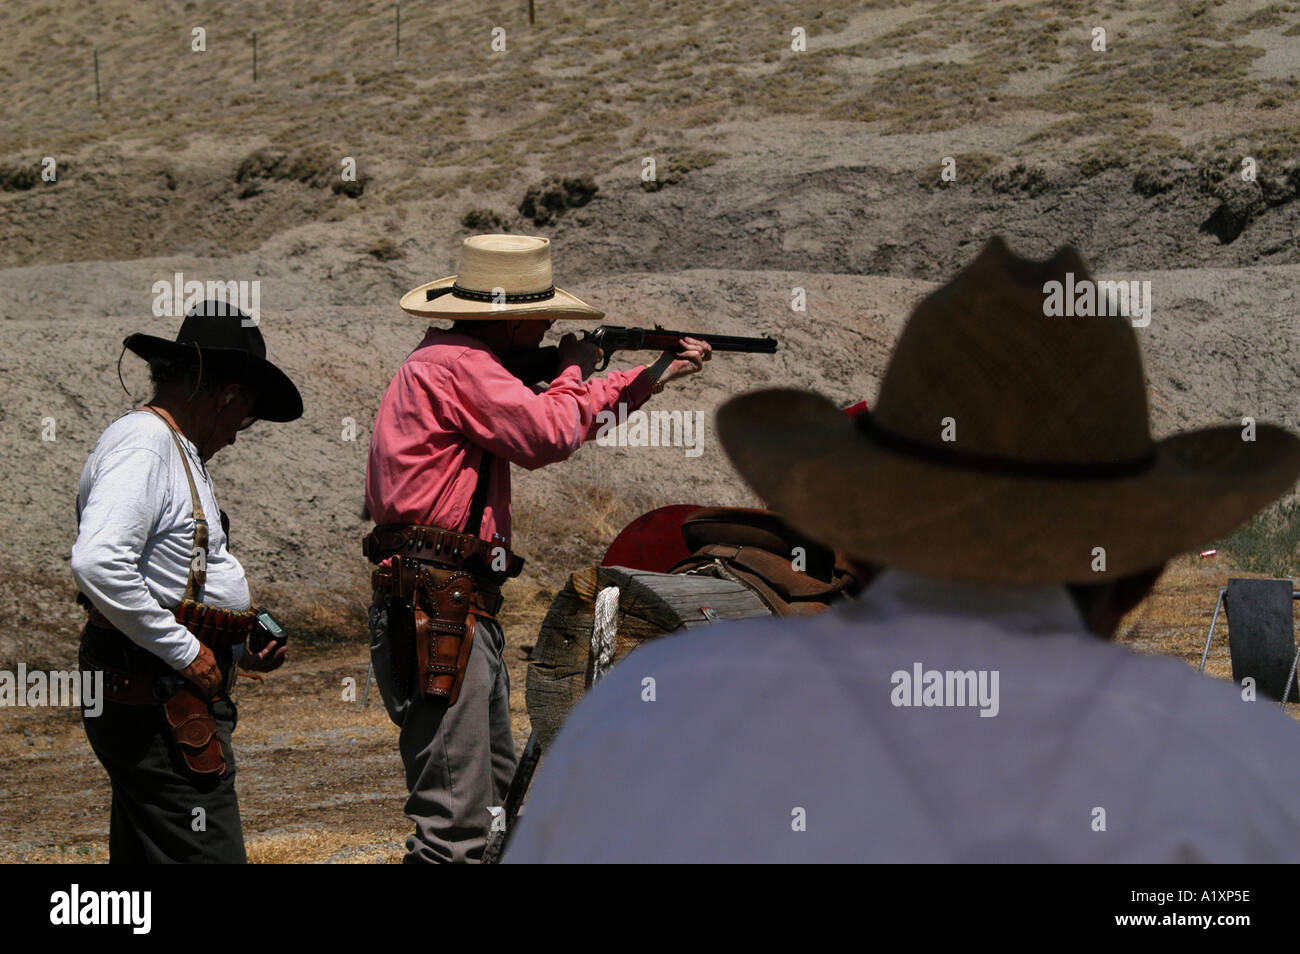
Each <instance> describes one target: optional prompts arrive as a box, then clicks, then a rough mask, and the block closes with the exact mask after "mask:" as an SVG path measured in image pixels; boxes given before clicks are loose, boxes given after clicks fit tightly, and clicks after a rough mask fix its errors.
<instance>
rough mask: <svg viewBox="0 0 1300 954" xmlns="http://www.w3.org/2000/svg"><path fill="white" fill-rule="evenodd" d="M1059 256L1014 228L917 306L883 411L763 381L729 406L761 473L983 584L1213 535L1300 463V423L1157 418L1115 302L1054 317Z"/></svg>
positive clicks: (1155, 556) (826, 537) (1268, 497)
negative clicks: (1035, 246) (1022, 253)
mask: <svg viewBox="0 0 1300 954" xmlns="http://www.w3.org/2000/svg"><path fill="white" fill-rule="evenodd" d="M1066 273H1073V275H1074V279H1075V282H1076V285H1078V284H1079V282H1080V281H1081V280H1088V279H1089V275H1088V272H1087V268H1086V266H1085V265H1084V263H1083V261H1082V259H1081V258H1080V257H1079V255H1078V253H1077V252H1076V251H1075V250H1074V249H1071V248H1067V249H1063V250H1061V251H1060V252H1058V253H1057V255H1056V256H1055V257H1054V258H1052V259H1051V260H1050V261H1047V262H1035V261H1030V260H1026V259H1022V258H1019V257H1018V256H1015V255H1013V254H1012V253H1011V252H1010V250H1009V249H1008V248H1007V246H1006V244H1005V243H1004V242H1003V241H1002V240H1001V239H998V238H995V239H993V240H992V241H990V242H989V244H988V245H987V246H986V247H985V248H984V251H983V252H982V253H981V254H980V255H979V257H978V258H977V259H976V260H975V262H974V263H973V264H972V265H970V266H969V267H968V268H966V269H965V270H964V271H963V272H961V274H959V275H958V276H957V277H956V278H955V279H953V280H952V281H951V282H949V283H948V284H947V285H945V286H943V287H942V288H940V289H938V290H937V291H935V292H934V293H933V294H931V295H929V296H928V297H927V298H925V299H924V300H923V301H922V302H921V303H920V304H919V305H918V306H917V308H916V310H915V311H914V312H913V313H912V316H911V318H910V319H909V321H908V323H907V326H906V327H905V328H904V330H903V333H902V337H901V338H900V339H899V341H898V343H897V345H896V346H895V348H894V353H893V355H892V357H891V359H890V362H889V366H888V368H886V370H885V375H884V380H883V381H882V383H881V388H880V395H879V397H878V399H877V400H876V401H875V403H874V404H873V405H872V411H871V412H870V413H867V414H862V415H860V416H859V417H858V418H857V419H856V420H849V419H848V418H846V417H845V416H844V413H843V412H842V411H841V410H840V409H839V407H838V406H836V405H835V404H833V403H832V402H830V401H828V400H827V399H826V398H824V397H821V396H820V395H817V394H814V393H811V392H805V391H796V390H787V389H773V390H763V391H756V392H752V393H750V394H746V395H742V396H740V397H737V398H734V399H732V400H731V401H729V402H728V403H726V404H724V405H723V406H722V407H721V408H720V409H719V410H718V425H717V426H718V437H719V439H720V441H721V443H722V446H723V448H724V449H725V450H726V452H727V455H728V456H729V457H730V458H731V461H732V463H733V464H734V465H735V467H736V469H737V470H738V471H740V474H741V476H742V477H744V478H745V480H746V482H748V483H749V485H750V486H751V487H752V488H753V489H754V490H755V491H756V492H757V493H758V495H759V496H760V497H761V498H762V499H763V500H764V501H766V502H767V504H768V506H770V507H771V508H772V509H773V510H775V511H776V512H777V513H779V514H780V515H781V516H782V517H783V518H784V519H785V520H786V522H787V523H789V524H790V525H791V526H793V527H795V528H797V529H799V530H801V531H803V532H804V533H806V534H807V535H808V536H810V537H812V538H813V539H816V540H819V541H821V542H822V543H825V544H828V545H830V546H833V547H836V548H838V549H840V550H842V551H843V552H845V553H847V554H849V555H850V556H852V557H855V558H857V559H859V560H861V561H863V562H866V563H871V564H875V565H880V566H890V567H896V568H899V569H903V570H910V571H912V572H914V573H920V574H924V575H927V576H931V577H935V578H940V579H954V580H968V581H972V582H979V583H1004V584H1044V583H1091V582H1099V581H1102V580H1108V579H1114V578H1116V577H1119V576H1124V575H1128V574H1133V573H1137V572H1140V571H1144V570H1149V569H1153V568H1155V567H1157V566H1160V565H1161V564H1162V563H1164V562H1165V561H1167V560H1168V559H1170V558H1171V557H1174V556H1176V555H1178V554H1180V553H1186V552H1188V551H1190V550H1194V549H1196V548H1197V547H1199V546H1201V545H1204V544H1207V543H1210V542H1212V541H1214V540H1216V539H1218V538H1220V537H1222V536H1223V535H1224V534H1226V533H1228V532H1229V531H1231V530H1232V529H1234V528H1235V527H1237V526H1239V525H1241V524H1242V523H1244V522H1245V521H1246V520H1247V519H1249V518H1250V516H1251V515H1252V514H1254V513H1256V512H1257V511H1259V510H1260V509H1261V508H1263V507H1264V506H1266V505H1268V504H1269V503H1270V502H1272V501H1274V500H1276V499H1278V498H1279V497H1281V496H1283V495H1284V494H1285V493H1286V492H1287V491H1288V489H1289V488H1291V487H1292V486H1294V484H1295V482H1296V479H1297V477H1298V476H1300V439H1297V437H1296V435H1294V434H1292V433H1291V432H1289V431H1287V430H1284V429H1283V428H1281V427H1277V426H1273V425H1269V424H1264V423H1260V424H1258V425H1257V426H1254V427H1250V426H1245V427H1243V426H1242V425H1238V424H1236V423H1233V424H1229V425H1224V426H1220V427H1212V428H1207V429H1203V430H1198V431H1192V432H1187V433H1181V434H1175V435H1172V436H1170V437H1167V438H1165V439H1164V440H1159V441H1157V440H1154V439H1153V438H1152V436H1151V432H1150V426H1149V421H1148V415H1147V401H1146V383H1145V378H1144V375H1143V370H1142V359H1141V354H1140V350H1139V347H1138V341H1137V337H1136V335H1135V334H1134V331H1133V328H1132V325H1131V322H1130V321H1129V320H1127V319H1125V318H1123V317H1120V316H1116V315H1106V316H1095V317H1074V318H1064V317H1048V316H1047V315H1046V314H1045V312H1044V306H1043V301H1044V293H1045V288H1044V286H1045V283H1047V282H1051V281H1059V280H1061V279H1063V278H1064V277H1065V275H1066Z"/></svg>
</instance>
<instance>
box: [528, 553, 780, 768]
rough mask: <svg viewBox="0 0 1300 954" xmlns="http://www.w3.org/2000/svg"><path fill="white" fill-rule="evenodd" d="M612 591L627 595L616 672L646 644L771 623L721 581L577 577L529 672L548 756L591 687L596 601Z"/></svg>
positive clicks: (627, 574)
mask: <svg viewBox="0 0 1300 954" xmlns="http://www.w3.org/2000/svg"><path fill="white" fill-rule="evenodd" d="M610 586H616V587H618V590H619V599H618V611H617V613H616V614H615V618H614V621H615V625H616V627H617V637H616V640H615V645H614V657H613V665H617V664H618V663H619V661H621V660H622V659H623V657H625V656H626V655H627V654H628V653H630V652H632V650H634V649H636V648H637V647H638V646H640V645H641V644H642V643H643V642H645V641H646V640H648V639H653V638H655V637H656V636H662V635H664V634H665V633H671V632H675V631H677V630H680V629H694V628H695V627H697V626H706V625H708V624H709V623H714V622H721V621H722V620H727V619H750V618H752V617H756V616H770V615H771V612H770V611H769V610H768V608H767V606H766V605H765V604H764V603H763V601H762V600H761V599H759V597H758V595H757V594H756V593H755V592H754V591H753V590H751V589H750V588H749V587H747V586H745V585H744V584H741V583H737V582H735V581H733V580H727V579H720V578H718V577H715V576H705V575H694V574H681V573H651V572H650V571H648V570H634V569H630V568H628V567H622V566H600V567H595V566H593V567H588V568H586V569H583V570H579V571H577V572H576V573H573V574H572V575H570V577H569V580H568V582H567V583H566V584H565V585H564V589H562V590H561V591H560V592H559V593H558V594H556V597H555V599H554V600H552V601H551V608H550V609H549V610H548V611H547V613H546V618H545V619H544V620H542V627H541V630H540V632H539V633H538V637H537V645H536V646H535V647H534V648H533V656H532V662H531V663H530V664H529V666H528V688H527V693H526V698H527V703H528V718H529V720H530V721H531V722H532V728H533V735H534V736H535V737H536V740H537V743H538V745H539V746H540V747H541V749H542V750H543V751H545V750H546V749H547V748H549V747H550V745H551V740H552V739H554V737H555V733H556V732H558V731H559V728H560V726H561V724H562V723H563V722H564V720H565V719H566V718H567V717H568V715H569V711H570V710H571V709H572V708H573V707H574V706H575V705H576V704H577V702H578V700H579V699H581V698H582V695H583V693H585V692H586V691H587V688H588V687H589V686H590V685H591V677H592V666H593V658H592V653H591V633H592V628H593V626H594V624H595V615H596V613H595V610H596V596H597V594H599V593H600V592H601V591H602V590H604V589H605V588H606V587H610Z"/></svg>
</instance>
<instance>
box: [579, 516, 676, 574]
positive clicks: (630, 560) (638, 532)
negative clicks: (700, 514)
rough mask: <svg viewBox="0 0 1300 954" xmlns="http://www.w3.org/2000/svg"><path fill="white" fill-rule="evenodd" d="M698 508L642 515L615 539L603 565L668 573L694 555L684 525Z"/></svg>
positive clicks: (606, 552) (607, 551)
mask: <svg viewBox="0 0 1300 954" xmlns="http://www.w3.org/2000/svg"><path fill="white" fill-rule="evenodd" d="M699 509H700V507H699V504H673V505H672V506H669V507H660V508H659V509H658V510H651V511H650V512H649V513H643V514H641V516H639V517H637V518H636V519H635V520H633V521H632V522H631V523H629V524H628V525H627V526H626V527H624V528H623V529H622V531H621V532H620V533H619V535H618V536H616V537H615V538H614V542H613V543H611V544H610V545H609V549H608V550H606V551H605V558H604V559H603V560H601V561H600V565H601V566H626V567H630V568H631V569H633V570H649V571H650V572H651V573H667V572H668V571H669V570H671V569H672V568H673V566H674V565H675V564H677V563H678V562H680V561H681V560H684V559H686V558H687V557H688V556H690V555H691V552H690V550H688V549H686V542H685V541H684V540H683V539H682V524H683V523H685V522H686V518H687V517H689V516H690V515H691V514H693V513H694V512H695V511H697V510H699Z"/></svg>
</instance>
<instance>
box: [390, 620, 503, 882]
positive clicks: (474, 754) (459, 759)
mask: <svg viewBox="0 0 1300 954" xmlns="http://www.w3.org/2000/svg"><path fill="white" fill-rule="evenodd" d="M389 635H390V630H389V623H388V611H387V609H386V608H385V606H384V605H382V603H377V604H376V605H374V606H372V607H371V608H370V657H371V660H372V662H373V663H374V667H375V682H376V684H377V685H378V686H379V691H380V693H382V695H383V697H384V705H385V706H386V707H387V709H388V715H389V717H390V718H391V719H392V720H393V722H394V723H396V724H397V725H398V726H399V727H400V728H401V733H400V735H399V737H398V748H399V749H400V751H401V753H402V763H403V764H404V765H405V767H406V787H407V789H408V791H409V792H410V798H408V799H407V801H406V816H407V817H408V818H410V819H411V820H412V821H413V822H415V834H413V835H411V836H410V837H409V838H407V840H406V848H407V854H406V857H405V858H403V859H402V860H403V861H404V862H406V863H407V864H419V863H428V862H461V863H463V862H477V861H480V860H482V857H483V849H484V847H485V846H486V844H487V835H488V829H489V828H490V826H491V824H492V817H493V816H492V813H491V812H489V811H488V809H489V807H497V806H501V805H503V804H504V802H505V798H506V792H507V791H508V790H509V788H510V780H511V778H512V777H513V776H514V772H515V744H514V738H513V736H512V735H511V732H510V675H509V673H508V672H507V671H506V664H505V634H504V633H503V632H502V631H501V626H500V624H498V623H497V622H496V621H495V620H484V619H479V620H478V621H477V622H476V623H475V627H474V643H473V645H472V646H471V647H470V657H469V666H468V668H467V669H466V671H465V679H464V682H463V683H462V685H461V689H460V696H459V698H458V699H457V700H456V704H455V705H454V706H450V707H449V706H447V704H446V703H444V702H438V701H428V700H426V699H424V698H423V697H422V696H420V695H419V693H418V692H414V691H408V692H406V693H405V694H399V693H398V691H397V688H396V685H395V681H394V678H393V665H392V658H391V656H390V653H391V651H392V643H391V642H390V639H389Z"/></svg>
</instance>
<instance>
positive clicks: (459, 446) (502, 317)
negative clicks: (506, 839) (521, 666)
mask: <svg viewBox="0 0 1300 954" xmlns="http://www.w3.org/2000/svg"><path fill="white" fill-rule="evenodd" d="M401 306H402V308H403V309H404V310H405V311H407V312H408V313H410V314H413V315H416V316H417V317H423V318H444V319H452V320H453V321H454V322H455V324H454V325H453V327H452V328H450V329H447V330H439V329H436V328H430V329H429V331H428V332H427V334H426V335H425V337H424V340H423V341H422V342H421V343H420V345H419V347H417V348H416V349H415V351H413V352H412V353H411V354H410V356H409V357H408V358H407V359H406V362H405V363H404V364H403V365H402V367H401V368H400V369H399V370H398V372H397V374H396V376H395V377H394V378H393V381H392V383H391V384H390V385H389V387H388V390H387V392H386V393H385V394H384V397H383V400H382V401H381V402H380V405H379V413H378V415H377V416H376V418H375V426H374V430H373V431H372V435H371V441H370V457H369V462H368V466H367V468H366V504H367V507H368V509H369V512H370V515H371V517H372V518H373V519H374V521H375V523H376V525H377V526H376V529H375V531H374V532H372V533H371V534H370V535H369V536H368V537H367V538H366V541H365V549H366V553H367V555H368V556H369V557H370V559H371V560H372V562H374V563H376V564H378V569H377V570H376V571H375V600H374V603H373V604H372V606H371V608H370V631H371V643H370V651H371V658H372V660H373V662H374V667H375V676H376V681H377V682H378V684H379V688H380V692H381V693H382V694H383V697H384V703H385V705H386V707H387V709H388V713H389V715H390V717H391V718H392V719H393V721H394V722H395V723H396V724H397V725H398V726H399V727H400V728H401V735H400V739H399V748H400V750H401V753H402V761H403V763H404V764H405V766H406V780H407V787H408V788H409V790H410V793H411V794H410V798H409V800H408V801H407V803H406V814H407V816H408V817H410V818H411V819H412V820H413V821H414V822H415V824H416V830H415V834H414V835H412V836H411V837H410V838H408V839H407V855H406V857H405V859H404V860H405V861H407V862H411V863H419V862H465V861H478V860H479V859H480V858H481V857H482V854H483V848H484V845H485V844H486V840H487V833H488V830H489V827H490V825H491V821H492V815H491V813H490V811H489V810H490V809H491V808H493V807H496V806H499V805H501V804H502V802H503V801H504V799H505V795H506V790H507V789H508V788H509V785H510V780H511V777H512V775H513V773H514V769H515V751H514V740H513V738H512V735H511V731H510V680H509V676H508V674H507V672H506V666H505V662H504V659H503V654H504V650H505V636H504V634H503V633H502V631H501V627H500V625H499V624H498V623H497V620H496V616H497V614H498V613H499V611H500V607H501V601H502V598H501V594H500V586H501V584H502V583H504V582H505V581H506V580H507V579H509V578H510V577H512V576H516V575H518V573H519V571H520V570H521V569H522V566H523V560H522V559H520V558H519V557H517V556H515V555H514V554H512V553H511V551H510V545H511V539H510V467H509V465H510V464H511V463H514V464H518V465H520V466H522V467H527V468H528V469H529V470H534V469H536V468H538V467H542V466H544V465H546V464H551V463H554V462H556V461H561V460H565V459H566V458H568V457H569V456H570V455H571V454H573V452H574V451H576V450H577V449H578V448H579V447H580V446H581V445H582V444H583V442H585V441H587V440H590V439H591V438H593V437H595V436H596V431H597V428H598V424H597V422H596V415H597V414H598V413H600V412H601V411H606V410H611V411H612V410H615V409H617V407H618V405H619V404H620V403H626V404H627V406H628V411H629V412H630V411H632V410H635V409H636V408H638V407H640V406H641V405H642V404H643V403H645V401H646V399H647V398H648V397H649V396H650V395H651V393H653V392H655V391H658V390H660V389H661V388H662V386H663V384H665V383H666V382H668V381H671V380H673V379H674V378H677V377H681V376H682V375H685V374H690V373H693V372H695V371H698V370H700V369H701V367H702V362H703V361H705V360H708V358H709V350H710V349H709V345H708V344H707V343H705V342H700V341H696V340H695V339H691V338H687V339H684V340H683V342H682V346H683V350H682V351H681V352H680V353H679V355H677V356H674V355H673V354H672V353H671V352H664V353H663V355H661V356H660V358H659V359H658V360H657V361H656V362H655V363H654V364H652V365H650V366H648V367H647V366H640V367H637V368H634V369H632V370H631V371H611V372H610V373H609V374H608V375H607V376H606V377H604V378H595V379H592V380H590V381H589V380H587V377H588V375H590V374H591V372H592V370H593V369H594V368H595V366H596V363H597V362H598V361H599V360H600V359H601V352H600V349H599V348H597V347H596V346H595V345H594V344H591V343H588V342H583V341H580V340H578V339H577V338H575V337H574V336H573V335H565V336H564V337H563V339H562V340H561V341H560V346H559V349H558V350H559V371H558V372H557V374H556V375H555V377H554V379H553V380H552V381H551V382H550V385H549V387H547V388H546V389H545V390H542V391H538V390H535V389H534V388H532V387H529V386H528V385H526V384H524V383H523V382H522V381H520V380H519V379H518V378H516V377H515V376H514V375H513V374H511V373H510V372H509V371H507V370H506V369H505V367H504V366H503V365H502V362H501V356H502V355H505V354H510V353H514V352H518V351H527V350H530V349H535V348H536V347H537V346H538V345H539V344H540V343H541V340H542V337H543V336H544V335H545V333H546V330H547V329H548V328H549V327H550V326H551V324H552V323H553V322H554V321H556V320H558V319H561V318H564V319H585V320H595V319H599V318H601V317H602V316H603V314H604V313H603V312H601V311H599V310H597V309H595V308H591V307H590V306H588V305H586V304H585V303H583V302H582V301H580V300H579V299H577V298H576V297H574V296H573V295H570V294H569V293H567V292H565V291H564V290H563V289H558V288H555V286H554V284H553V282H552V280H551V262H550V242H549V240H548V239H544V238H535V237H530V236H517V235H476V236H471V237H470V238H468V239H466V240H465V246H464V248H463V250H462V253H461V265H460V271H459V272H458V274H456V275H453V276H450V277H448V278H444V279H439V280H438V281H435V282H430V283H428V284H425V285H421V286H420V287H419V288H416V289H414V290H413V291H411V292H408V293H407V294H406V295H404V296H403V298H402V302H401Z"/></svg>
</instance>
